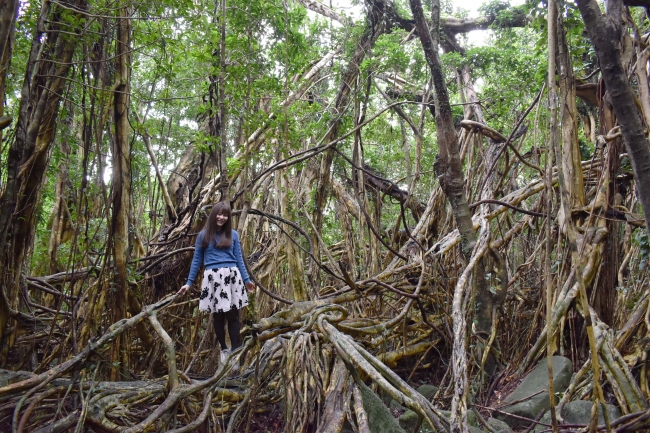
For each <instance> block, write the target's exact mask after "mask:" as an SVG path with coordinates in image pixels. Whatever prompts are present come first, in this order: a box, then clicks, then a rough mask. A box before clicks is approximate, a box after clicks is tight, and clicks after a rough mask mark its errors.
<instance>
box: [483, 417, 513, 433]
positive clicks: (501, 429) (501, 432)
mask: <svg viewBox="0 0 650 433" xmlns="http://www.w3.org/2000/svg"><path fill="white" fill-rule="evenodd" d="M486 421H487V423H488V425H489V426H490V427H491V428H492V430H494V431H495V432H497V433H512V429H511V428H510V426H509V425H508V424H506V423H505V422H503V421H501V420H500V419H496V418H488V419H487V420H486Z"/></svg>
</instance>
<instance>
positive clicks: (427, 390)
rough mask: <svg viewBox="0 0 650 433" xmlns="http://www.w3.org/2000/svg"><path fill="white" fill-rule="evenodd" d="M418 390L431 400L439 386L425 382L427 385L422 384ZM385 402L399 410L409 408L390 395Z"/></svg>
mask: <svg viewBox="0 0 650 433" xmlns="http://www.w3.org/2000/svg"><path fill="white" fill-rule="evenodd" d="M416 391H417V392H419V393H420V394H422V395H423V396H424V398H426V399H427V400H431V397H433V396H434V394H435V393H436V392H438V387H437V386H435V385H426V384H425V385H420V386H419V387H418V388H417V389H416ZM384 404H386V406H388V407H389V408H391V409H395V410H399V411H403V410H406V409H407V408H406V407H404V406H402V405H401V404H400V403H399V402H398V401H396V400H393V399H392V398H391V397H390V396H388V398H387V399H386V400H384Z"/></svg>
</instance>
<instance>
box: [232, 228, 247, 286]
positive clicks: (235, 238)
mask: <svg viewBox="0 0 650 433" xmlns="http://www.w3.org/2000/svg"><path fill="white" fill-rule="evenodd" d="M232 248H233V252H234V253H235V260H237V268H238V269H239V273H240V274H241V276H242V278H243V279H244V284H246V285H248V283H250V282H251V279H250V277H249V276H248V272H247V271H246V265H244V258H243V257H242V252H241V244H240V243H239V233H237V232H236V231H235V230H233V231H232Z"/></svg>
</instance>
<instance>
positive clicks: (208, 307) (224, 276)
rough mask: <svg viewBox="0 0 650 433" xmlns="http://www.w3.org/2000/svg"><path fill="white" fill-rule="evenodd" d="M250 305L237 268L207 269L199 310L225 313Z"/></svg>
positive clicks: (204, 274)
mask: <svg viewBox="0 0 650 433" xmlns="http://www.w3.org/2000/svg"><path fill="white" fill-rule="evenodd" d="M247 305H248V294H247V293H246V286H244V281H243V280H242V277H241V274H240V273H239V269H237V267H232V268H217V269H206V270H205V272H204V273H203V282H202V283H201V296H200V298H199V310H201V311H207V312H209V313H225V312H227V311H230V310H232V309H234V308H237V309H240V308H244V307H245V306H247Z"/></svg>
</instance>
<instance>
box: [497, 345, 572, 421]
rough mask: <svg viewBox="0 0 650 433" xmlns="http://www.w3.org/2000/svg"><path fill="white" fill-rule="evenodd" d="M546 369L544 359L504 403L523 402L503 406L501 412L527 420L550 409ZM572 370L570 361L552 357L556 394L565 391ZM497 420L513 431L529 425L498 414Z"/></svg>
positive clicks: (560, 357) (545, 360)
mask: <svg viewBox="0 0 650 433" xmlns="http://www.w3.org/2000/svg"><path fill="white" fill-rule="evenodd" d="M547 368H548V361H547V359H546V358H544V359H542V360H541V361H540V362H539V363H538V364H537V367H535V369H534V370H533V371H531V372H530V373H529V374H528V375H527V376H526V378H525V379H524V381H523V382H521V384H520V385H519V386H518V387H517V389H515V390H514V392H513V393H512V394H510V395H509V396H508V397H506V399H505V401H504V402H505V403H507V402H514V401H519V400H523V401H521V402H519V403H515V404H513V405H512V406H505V407H503V408H502V410H503V411H504V412H508V413H511V414H513V415H518V416H522V417H525V418H529V419H536V418H537V416H538V415H539V414H540V413H542V412H545V411H547V410H548V409H549V407H550V404H549V401H548V369H547ZM572 370H573V365H572V364H571V360H570V359H568V358H565V357H563V356H554V357H553V386H554V390H555V392H556V393H561V392H564V391H566V389H567V387H568V386H569V383H570V380H571V374H572V373H573V371H572ZM539 391H542V392H539ZM538 392H539V393H538ZM536 393H538V394H536ZM533 394H536V395H533ZM531 396H532V397H531ZM497 418H498V419H500V420H501V421H505V422H506V423H508V425H509V426H510V427H512V428H513V429H520V428H526V427H527V426H528V425H529V422H527V421H525V420H522V419H519V418H514V417H511V416H508V415H507V414H498V415H497Z"/></svg>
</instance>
